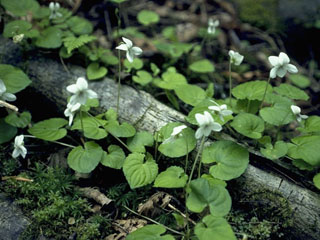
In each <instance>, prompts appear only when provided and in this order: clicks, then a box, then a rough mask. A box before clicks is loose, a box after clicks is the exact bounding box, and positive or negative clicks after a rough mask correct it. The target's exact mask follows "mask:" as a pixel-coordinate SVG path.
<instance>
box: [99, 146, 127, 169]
mask: <svg viewBox="0 0 320 240" xmlns="http://www.w3.org/2000/svg"><path fill="white" fill-rule="evenodd" d="M108 152H109V153H106V152H103V156H102V159H101V164H102V165H104V166H107V167H111V168H115V169H121V168H122V166H123V163H124V160H125V159H126V155H125V154H124V152H123V150H122V148H121V147H119V146H117V145H110V146H109V147H108Z"/></svg>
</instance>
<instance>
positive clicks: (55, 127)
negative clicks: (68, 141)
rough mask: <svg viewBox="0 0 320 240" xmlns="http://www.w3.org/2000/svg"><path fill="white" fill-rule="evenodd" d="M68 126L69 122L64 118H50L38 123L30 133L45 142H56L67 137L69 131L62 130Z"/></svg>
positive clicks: (30, 129)
mask: <svg viewBox="0 0 320 240" xmlns="http://www.w3.org/2000/svg"><path fill="white" fill-rule="evenodd" d="M67 124H68V121H67V120H65V119H63V118H50V119H48V120H44V121H41V122H38V123H36V124H35V125H33V127H31V128H29V129H28V132H29V133H30V134H32V135H33V136H35V137H37V138H40V139H43V140H47V141H56V140H58V139H61V138H63V137H64V136H66V135H67V130H66V129H64V128H62V127H63V126H65V125H67Z"/></svg>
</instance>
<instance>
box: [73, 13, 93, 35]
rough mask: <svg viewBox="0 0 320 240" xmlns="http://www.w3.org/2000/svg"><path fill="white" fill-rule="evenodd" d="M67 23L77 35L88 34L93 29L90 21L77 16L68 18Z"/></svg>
mask: <svg viewBox="0 0 320 240" xmlns="http://www.w3.org/2000/svg"><path fill="white" fill-rule="evenodd" d="M67 24H68V26H69V27H70V29H71V31H72V32H74V33H75V34H77V35H83V34H90V33H92V31H93V26H92V24H91V22H90V21H88V20H86V19H84V18H81V17H78V16H74V17H71V18H69V19H68V21H67Z"/></svg>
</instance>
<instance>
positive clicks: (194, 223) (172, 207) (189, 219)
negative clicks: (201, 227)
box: [168, 203, 197, 225]
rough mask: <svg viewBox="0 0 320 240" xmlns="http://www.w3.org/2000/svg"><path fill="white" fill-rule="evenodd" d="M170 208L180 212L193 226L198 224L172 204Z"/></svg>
mask: <svg viewBox="0 0 320 240" xmlns="http://www.w3.org/2000/svg"><path fill="white" fill-rule="evenodd" d="M168 207H169V208H171V209H172V210H174V211H176V212H178V213H179V214H180V215H181V216H182V217H184V218H185V219H187V220H188V221H190V222H191V223H192V224H193V225H196V224H197V223H196V222H195V221H193V220H192V219H191V218H189V217H187V216H186V215H185V214H184V213H183V212H181V211H180V210H179V209H177V208H175V207H174V206H172V205H171V204H170V203H169V204H168Z"/></svg>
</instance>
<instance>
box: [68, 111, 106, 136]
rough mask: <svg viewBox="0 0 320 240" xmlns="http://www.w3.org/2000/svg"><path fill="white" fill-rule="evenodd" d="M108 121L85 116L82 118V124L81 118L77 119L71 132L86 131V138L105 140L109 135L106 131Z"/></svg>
mask: <svg viewBox="0 0 320 240" xmlns="http://www.w3.org/2000/svg"><path fill="white" fill-rule="evenodd" d="M106 122H107V121H104V120H101V119H98V118H94V117H90V116H83V117H82V123H81V119H80V118H76V119H75V121H74V123H73V125H72V128H71V130H75V129H77V130H82V126H83V130H84V136H85V137H87V138H91V139H102V138H105V137H106V136H107V135H108V133H107V131H106V130H105V129H104V127H103V126H104V124H106Z"/></svg>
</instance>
